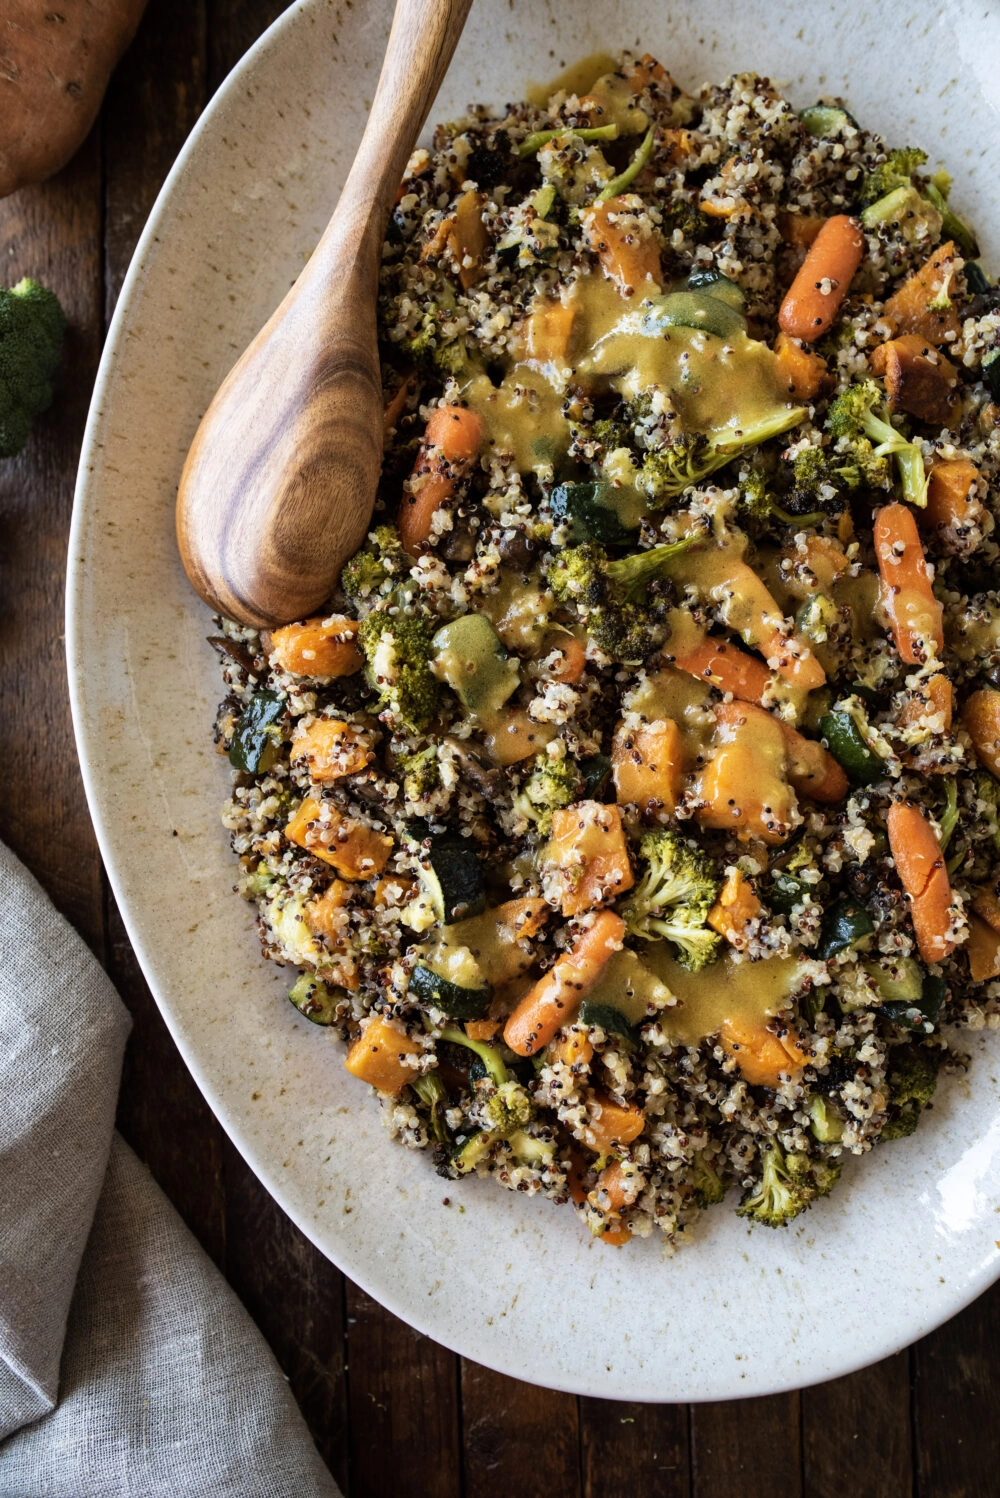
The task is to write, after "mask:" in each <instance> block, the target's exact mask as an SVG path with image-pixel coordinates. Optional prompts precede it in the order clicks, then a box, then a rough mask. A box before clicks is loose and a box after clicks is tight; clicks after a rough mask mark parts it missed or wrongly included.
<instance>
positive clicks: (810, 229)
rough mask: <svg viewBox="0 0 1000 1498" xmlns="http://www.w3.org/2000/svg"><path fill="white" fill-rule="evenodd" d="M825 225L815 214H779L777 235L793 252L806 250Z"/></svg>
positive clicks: (824, 220)
mask: <svg viewBox="0 0 1000 1498" xmlns="http://www.w3.org/2000/svg"><path fill="white" fill-rule="evenodd" d="M825 223H826V219H825V218H822V217H821V216H820V215H819V214H815V213H779V215H778V233H779V234H780V235H781V237H782V239H783V240H784V241H785V244H790V245H791V246H792V249H793V250H808V248H809V246H810V245H811V244H812V243H813V240H814V239H815V238H816V236H817V234H818V233H819V231H820V229H822V227H823V225H824V224H825Z"/></svg>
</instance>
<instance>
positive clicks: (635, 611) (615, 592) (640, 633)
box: [548, 531, 701, 665]
mask: <svg viewBox="0 0 1000 1498" xmlns="http://www.w3.org/2000/svg"><path fill="white" fill-rule="evenodd" d="M700 539H701V536H700V533H699V532H697V531H694V532H692V533H691V534H690V535H688V536H685V537H684V538H683V539H682V540H680V541H674V542H671V543H668V544H667V545H665V546H653V547H651V548H650V550H649V551H639V552H634V553H633V554H632V555H631V556H627V557H622V558H620V559H619V560H617V561H614V562H610V561H608V555H607V552H606V551H605V549H604V547H603V546H599V545H598V544H597V542H595V541H588V542H586V543H584V545H582V546H571V547H569V548H568V549H567V550H566V551H561V552H558V553H557V555H556V557H555V560H554V561H553V562H552V564H551V565H550V568H549V576H548V580H549V587H550V588H551V589H552V592H553V594H554V595H555V597H556V599H557V600H558V602H559V603H562V604H567V605H573V604H575V605H576V607H577V608H578V609H579V611H580V617H581V619H582V620H583V623H584V625H585V627H586V629H587V633H588V634H589V635H590V636H591V638H592V639H593V640H594V641H595V642H596V644H597V645H598V647H599V648H600V649H601V650H603V652H604V653H605V655H609V656H610V657H611V659H612V660H614V661H618V662H620V663H621V664H623V665H638V664H639V663H641V662H642V661H643V660H644V659H645V657H646V656H647V655H648V654H649V653H650V651H651V650H654V649H655V648H656V646H657V645H658V644H660V643H662V630H663V624H662V617H661V616H662V613H663V609H662V608H661V606H660V601H659V600H658V599H657V598H655V597H652V598H650V597H648V596H646V594H647V590H648V588H649V585H650V583H652V582H655V581H656V580H657V579H658V578H660V577H663V576H664V575H665V574H666V572H667V570H668V567H669V564H670V562H671V561H672V560H673V559H674V558H675V557H677V556H680V555H681V554H682V553H683V552H685V551H687V550H688V548H689V547H690V546H693V545H694V544H695V542H696V541H698V540H700ZM640 600H641V601H640Z"/></svg>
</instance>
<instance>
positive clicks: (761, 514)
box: [737, 468, 826, 534]
mask: <svg viewBox="0 0 1000 1498" xmlns="http://www.w3.org/2000/svg"><path fill="white" fill-rule="evenodd" d="M825 513H826V511H825V510H821V509H816V510H813V511H811V512H809V513H806V514H799V513H798V512H796V513H795V514H792V512H791V511H790V510H786V509H785V508H784V507H783V506H782V505H779V503H778V501H777V500H776V499H775V497H774V495H773V494H772V493H771V491H770V490H769V489H768V487H767V479H766V477H765V475H764V474H763V472H761V470H760V469H758V468H751V469H750V470H749V471H748V472H746V473H742V474H741V475H740V499H739V505H738V508H737V515H738V517H739V521H740V524H741V525H742V526H743V528H744V529H745V530H748V531H752V532H753V533H754V534H757V533H758V532H760V531H766V530H769V529H773V527H774V526H775V525H794V526H797V527H801V526H806V525H819V523H820V521H821V520H822V519H823V517H824V515H825Z"/></svg>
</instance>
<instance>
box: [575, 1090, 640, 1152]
mask: <svg viewBox="0 0 1000 1498" xmlns="http://www.w3.org/2000/svg"><path fill="white" fill-rule="evenodd" d="M594 1101H595V1103H597V1104H599V1106H600V1110H601V1111H600V1117H599V1118H595V1119H594V1121H593V1122H592V1123H591V1124H589V1125H588V1127H587V1128H586V1129H585V1130H584V1136H583V1137H584V1141H585V1143H586V1145H587V1148H588V1149H592V1150H593V1151H594V1152H595V1154H598V1155H609V1154H610V1153H611V1151H612V1149H613V1148H614V1146H615V1145H616V1144H631V1143H632V1142H633V1141H634V1140H636V1139H638V1137H639V1135H640V1134H641V1133H642V1131H643V1129H644V1128H645V1127H646V1116H645V1114H644V1113H643V1111H642V1109H641V1108H640V1107H638V1106H637V1105H636V1104H635V1103H625V1104H622V1103H616V1102H614V1101H612V1099H611V1098H609V1097H603V1096H602V1097H596V1098H595V1099H594Z"/></svg>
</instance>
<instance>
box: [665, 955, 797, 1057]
mask: <svg viewBox="0 0 1000 1498" xmlns="http://www.w3.org/2000/svg"><path fill="white" fill-rule="evenodd" d="M642 956H643V961H644V962H645V963H646V965H647V966H648V967H650V968H652V969H653V971H654V973H655V974H656V976H657V977H658V978H659V979H661V981H662V982H664V983H665V984H666V985H667V987H668V988H669V989H670V991H671V992H672V993H673V994H674V996H675V997H676V999H677V1000H678V1003H677V1005H676V1007H674V1008H671V1009H666V1010H664V1011H663V1013H662V1015H661V1018H660V1023H661V1024H662V1026H663V1028H664V1030H665V1031H666V1032H667V1034H668V1035H669V1036H670V1038H671V1040H675V1041H678V1042H679V1043H680V1044H681V1045H697V1044H698V1042H699V1041H700V1040H704V1039H705V1037H706V1036H708V1035H715V1034H717V1033H718V1031H719V1028H720V1026H721V1025H722V1023H723V1021H724V1020H742V1021H743V1022H744V1023H745V1024H746V1025H748V1026H750V1027H752V1028H757V1027H759V1026H760V1025H762V1024H763V1023H764V1021H765V1020H767V1019H769V1018H770V1017H771V1015H773V1014H778V1013H779V1012H780V1011H781V1010H782V1009H784V1008H786V1007H787V1004H788V1000H789V999H790V998H791V996H792V994H793V993H794V992H795V990H796V989H797V988H798V987H799V985H800V984H801V981H802V963H801V961H800V960H799V959H798V958H797V957H771V958H769V959H767V960H765V961H764V962H739V963H736V962H733V961H732V959H731V958H730V957H728V956H726V957H723V958H721V959H720V960H719V961H718V962H714V963H713V964H712V965H711V967H707V968H702V970H701V972H700V973H689V972H688V971H687V969H686V968H683V967H681V966H680V964H679V963H677V962H675V961H674V960H673V958H672V957H671V956H670V955H669V953H668V952H667V949H666V947H665V946H664V945H663V944H662V943H660V942H653V943H651V944H650V945H649V946H648V947H647V948H646V949H645V950H644V951H643V954H642Z"/></svg>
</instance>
